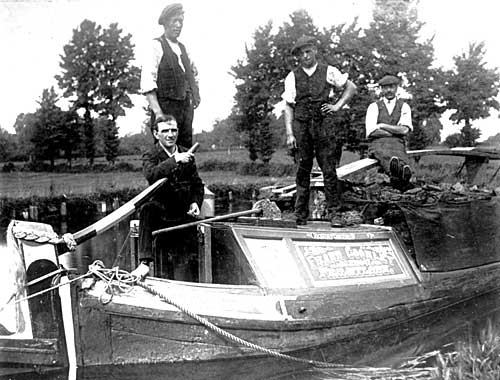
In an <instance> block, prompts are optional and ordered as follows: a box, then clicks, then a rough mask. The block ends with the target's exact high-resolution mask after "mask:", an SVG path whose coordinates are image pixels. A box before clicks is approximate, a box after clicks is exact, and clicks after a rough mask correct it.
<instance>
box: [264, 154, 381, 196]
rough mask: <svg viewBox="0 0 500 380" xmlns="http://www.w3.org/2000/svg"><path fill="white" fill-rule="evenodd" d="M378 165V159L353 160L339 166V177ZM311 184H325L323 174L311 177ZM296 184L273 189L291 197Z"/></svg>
mask: <svg viewBox="0 0 500 380" xmlns="http://www.w3.org/2000/svg"><path fill="white" fill-rule="evenodd" d="M377 165H378V161H377V160H375V159H373V158H363V159H361V160H357V161H354V162H351V163H349V164H346V165H342V166H340V167H338V168H337V177H338V178H343V177H346V176H348V175H350V174H354V173H358V172H360V171H362V170H367V169H370V168H373V167H375V166H377ZM311 186H312V187H314V186H323V175H322V174H321V175H318V176H316V177H313V178H311ZM295 188H296V185H295V184H292V185H288V186H285V187H280V188H277V189H272V190H271V191H272V193H273V194H276V195H279V196H280V197H284V198H286V197H291V196H292V195H293V194H295V192H296V189H295Z"/></svg>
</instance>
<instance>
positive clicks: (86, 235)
mask: <svg viewBox="0 0 500 380" xmlns="http://www.w3.org/2000/svg"><path fill="white" fill-rule="evenodd" d="M166 180H167V179H166V178H161V179H159V180H158V181H156V182H155V183H153V184H152V185H151V186H149V187H148V188H147V189H145V190H143V191H142V192H141V193H139V194H138V195H136V196H135V197H134V198H132V199H131V200H129V201H128V202H127V203H125V204H124V205H123V206H121V207H120V208H118V209H116V210H115V211H113V212H112V213H111V214H109V215H106V216H105V217H104V218H102V219H99V220H98V221H97V222H95V223H94V224H91V225H90V226H88V227H85V228H84V229H82V230H80V231H78V232H76V233H74V234H73V237H74V238H75V241H76V243H77V244H80V243H83V242H84V241H86V240H89V239H91V238H93V237H94V236H97V235H99V234H100V233H102V232H104V231H106V230H107V229H109V228H111V227H113V226H114V225H115V224H117V223H119V222H120V221H122V220H123V219H125V218H126V217H127V216H129V215H131V214H132V213H133V212H134V211H136V210H138V209H139V208H140V207H141V206H142V205H143V204H144V202H145V201H146V200H147V199H148V198H149V197H150V196H151V195H153V193H154V192H155V191H156V190H157V189H158V188H159V187H160V186H161V185H163V183H164V182H165V181H166Z"/></svg>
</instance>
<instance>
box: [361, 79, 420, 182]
mask: <svg viewBox="0 0 500 380" xmlns="http://www.w3.org/2000/svg"><path fill="white" fill-rule="evenodd" d="M378 84H379V86H380V88H381V92H382V98H381V99H380V100H378V101H376V102H373V103H371V104H370V105H369V107H368V110H367V111H366V122H365V125H366V137H367V138H368V141H369V146H368V154H369V156H370V157H373V158H375V159H377V160H378V161H379V163H380V165H381V166H382V169H383V170H384V172H385V173H387V174H388V175H389V176H390V177H391V182H392V183H393V184H394V185H395V186H396V187H405V186H406V185H407V184H408V182H409V181H410V179H411V176H412V170H411V167H410V160H409V157H408V155H407V153H406V138H407V135H408V133H409V132H410V131H411V130H412V129H413V125H412V120H411V109H410V106H409V105H408V104H407V103H405V102H404V101H403V100H402V99H399V98H397V96H396V94H397V90H398V86H399V78H398V77H396V76H394V75H386V76H384V77H383V78H382V79H381V80H380V81H379V82H378Z"/></svg>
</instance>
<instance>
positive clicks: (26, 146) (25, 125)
mask: <svg viewBox="0 0 500 380" xmlns="http://www.w3.org/2000/svg"><path fill="white" fill-rule="evenodd" d="M34 123H35V115H34V114H33V113H20V114H19V115H17V117H16V121H15V122H14V130H15V131H16V137H17V146H18V150H17V156H18V157H20V158H22V159H24V160H26V161H27V160H29V158H30V156H31V155H32V153H33V151H34V147H33V143H32V142H31V139H32V137H33V134H34Z"/></svg>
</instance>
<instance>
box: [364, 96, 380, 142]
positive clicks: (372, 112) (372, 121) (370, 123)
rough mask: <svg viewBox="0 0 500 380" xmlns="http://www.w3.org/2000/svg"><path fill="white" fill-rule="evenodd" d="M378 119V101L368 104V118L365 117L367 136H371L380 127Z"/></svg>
mask: <svg viewBox="0 0 500 380" xmlns="http://www.w3.org/2000/svg"><path fill="white" fill-rule="evenodd" d="M377 119H378V106H377V103H371V104H370V105H369V106H368V109H367V110H366V119H365V128H366V137H369V136H370V134H371V133H372V132H373V131H375V130H376V129H378V127H377Z"/></svg>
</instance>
